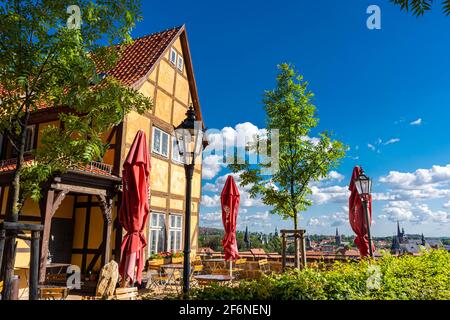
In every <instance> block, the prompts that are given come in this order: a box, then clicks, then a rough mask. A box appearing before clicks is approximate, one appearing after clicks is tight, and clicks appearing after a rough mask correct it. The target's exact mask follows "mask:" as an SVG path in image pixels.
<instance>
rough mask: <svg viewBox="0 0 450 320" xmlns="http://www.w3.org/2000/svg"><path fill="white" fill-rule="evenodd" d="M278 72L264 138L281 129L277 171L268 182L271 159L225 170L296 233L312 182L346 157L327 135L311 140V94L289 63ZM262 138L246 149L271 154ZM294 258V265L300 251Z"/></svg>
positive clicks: (266, 103)
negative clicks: (263, 148)
mask: <svg viewBox="0 0 450 320" xmlns="http://www.w3.org/2000/svg"><path fill="white" fill-rule="evenodd" d="M278 68H279V73H278V76H277V86H276V88H275V89H274V90H271V91H266V93H265V96H264V101H263V102H264V109H265V111H266V113H267V131H268V135H267V136H270V134H271V133H272V131H274V130H278V131H279V155H278V159H277V161H278V163H279V170H278V171H277V172H274V173H272V175H271V176H270V179H269V180H268V179H267V176H266V175H265V169H267V168H269V167H271V165H272V161H274V160H273V157H274V155H272V159H270V160H267V161H265V162H264V160H263V161H262V162H260V163H259V164H258V165H250V164H248V163H244V164H240V163H234V164H231V165H230V166H229V168H230V169H231V170H232V171H233V172H235V173H238V174H239V175H240V178H241V180H242V181H241V186H248V187H249V193H250V195H251V197H257V196H261V198H262V201H263V202H264V204H266V205H268V206H271V207H272V208H273V209H272V210H271V213H273V214H278V215H281V216H282V217H283V218H284V219H292V220H293V223H294V229H295V230H297V229H298V213H299V212H302V211H305V210H306V209H307V208H308V207H309V206H310V205H311V204H312V203H311V200H310V199H309V198H308V196H309V195H310V194H311V189H310V187H309V185H310V183H311V182H312V181H317V180H319V179H320V178H322V177H324V176H326V175H327V174H328V172H329V170H330V169H331V168H333V167H335V166H336V165H337V164H338V163H339V160H340V159H341V158H343V157H344V155H345V151H344V150H345V147H344V145H343V144H342V143H341V142H339V141H336V140H332V139H331V136H330V134H329V133H327V132H323V133H321V134H320V135H319V137H318V138H314V139H312V138H310V137H309V134H310V133H311V130H312V129H313V128H315V127H316V126H317V124H318V119H317V117H316V107H315V106H314V105H313V103H312V98H313V93H312V92H311V91H309V90H308V88H307V86H308V84H307V82H305V81H304V80H303V77H302V76H301V75H299V74H298V73H297V72H296V71H295V70H294V68H293V67H291V65H289V64H286V63H284V64H281V65H280V66H278ZM264 139H267V137H260V138H259V141H256V142H255V143H254V145H250V146H249V148H250V150H252V149H253V150H255V149H257V147H258V145H267V146H268V151H269V153H268V154H270V152H271V149H272V147H271V144H270V141H266V143H263V144H261V143H259V142H261V141H263V140H264ZM240 162H243V161H240ZM295 255H296V259H295V261H296V266H298V262H299V260H298V257H299V255H298V250H296V254H295Z"/></svg>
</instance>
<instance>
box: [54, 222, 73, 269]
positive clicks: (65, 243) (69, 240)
mask: <svg viewBox="0 0 450 320" xmlns="http://www.w3.org/2000/svg"><path fill="white" fill-rule="evenodd" d="M73 227H74V226H73V220H72V219H61V218H53V219H52V228H51V232H50V240H49V244H48V250H49V255H50V258H51V262H52V263H67V264H70V263H71V260H72V245H73Z"/></svg>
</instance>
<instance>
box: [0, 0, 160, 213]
mask: <svg viewBox="0 0 450 320" xmlns="http://www.w3.org/2000/svg"><path fill="white" fill-rule="evenodd" d="M73 4H76V5H78V6H79V7H80V9H81V19H82V24H81V28H80V29H69V28H67V26H66V21H67V18H68V17H69V15H68V14H67V12H66V11H67V8H68V7H69V6H70V5H73ZM139 20H141V16H140V1H138V0H131V1H130V0H117V1H110V0H96V1H93V0H78V1H76V2H75V3H74V2H73V1H69V0H59V1H44V0H38V1H30V0H24V1H13V0H9V1H2V2H1V4H0V30H1V32H0V91H1V109H0V132H2V133H4V135H5V136H6V137H7V138H8V139H9V140H10V141H11V142H12V144H13V145H14V147H15V149H16V151H17V153H18V154H19V159H21V157H22V155H23V137H24V135H25V128H26V126H27V122H28V119H29V115H30V113H32V112H34V111H37V110H38V109H39V108H41V107H42V106H50V107H51V106H54V107H56V108H58V111H59V114H60V120H61V123H62V125H61V127H59V128H56V127H48V128H47V129H46V130H45V131H44V133H43V135H42V148H40V150H38V151H37V153H36V154H35V161H34V162H33V164H32V166H31V167H25V168H22V169H21V170H18V175H19V179H18V180H19V181H20V199H14V201H15V202H17V201H18V200H20V201H23V199H25V198H26V197H28V196H31V197H32V198H33V199H35V200H37V199H38V198H39V196H40V185H41V183H42V182H44V181H45V180H46V179H48V178H49V177H50V176H51V175H53V174H56V173H60V172H64V171H65V170H68V169H72V168H75V167H77V166H83V165H85V164H87V163H89V162H91V161H95V160H101V159H102V157H103V155H104V153H105V151H106V149H107V146H106V145H105V143H103V142H102V134H104V133H105V132H108V131H109V130H110V129H111V128H113V127H114V126H116V125H118V124H119V123H120V122H121V121H122V120H123V118H124V116H125V115H126V114H127V113H128V112H129V111H130V110H132V109H135V110H137V111H138V112H140V113H142V112H144V111H145V110H148V109H149V108H151V101H150V100H149V99H148V98H146V97H145V96H143V95H142V94H141V93H139V92H138V91H137V90H135V89H132V88H129V87H126V86H124V85H123V84H121V83H119V82H118V81H117V80H115V79H114V78H112V77H109V76H107V75H106V74H104V72H105V71H107V70H109V69H110V68H111V67H113V66H114V65H115V63H116V62H117V61H118V59H119V58H120V55H121V53H122V50H123V48H124V45H121V46H117V44H119V43H121V44H128V43H130V41H131V36H130V32H131V30H132V28H133V27H134V26H135V22H136V21H139ZM105 45H106V46H105ZM19 168H20V166H19ZM13 187H14V189H17V188H16V187H15V185H13ZM13 207H14V208H15V207H20V203H16V204H15V205H14V206H13Z"/></svg>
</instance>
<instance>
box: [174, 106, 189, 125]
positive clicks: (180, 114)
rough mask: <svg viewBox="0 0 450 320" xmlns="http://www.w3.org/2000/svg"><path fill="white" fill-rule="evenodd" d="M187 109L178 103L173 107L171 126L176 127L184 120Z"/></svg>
mask: <svg viewBox="0 0 450 320" xmlns="http://www.w3.org/2000/svg"><path fill="white" fill-rule="evenodd" d="M186 112H187V108H186V107H185V106H183V105H182V104H180V103H179V102H178V101H175V102H174V105H173V119H172V125H174V126H178V125H179V124H180V123H181V122H183V120H184V119H185V118H186Z"/></svg>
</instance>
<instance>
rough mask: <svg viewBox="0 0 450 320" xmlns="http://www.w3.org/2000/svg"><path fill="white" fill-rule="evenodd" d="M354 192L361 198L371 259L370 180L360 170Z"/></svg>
mask: <svg viewBox="0 0 450 320" xmlns="http://www.w3.org/2000/svg"><path fill="white" fill-rule="evenodd" d="M355 185H356V190H357V191H358V194H359V196H360V197H361V202H362V205H363V208H364V213H365V217H366V226H367V236H368V238H369V254H370V257H371V258H373V248H372V236H371V235H370V217H369V208H368V204H369V199H370V194H371V193H372V180H371V179H370V178H369V177H368V176H366V175H365V174H364V170H363V169H362V168H361V173H360V174H359V176H358V177H357V178H356V180H355Z"/></svg>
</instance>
